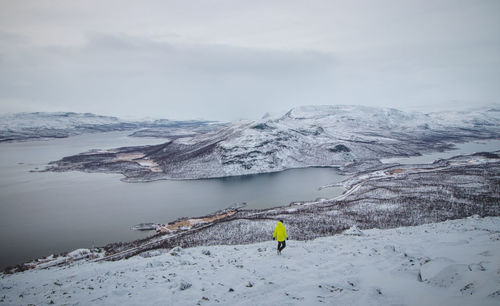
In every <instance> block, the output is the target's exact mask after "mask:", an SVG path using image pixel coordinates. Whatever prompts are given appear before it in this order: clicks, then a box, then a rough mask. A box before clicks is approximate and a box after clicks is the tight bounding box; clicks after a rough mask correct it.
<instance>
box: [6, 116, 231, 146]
mask: <svg viewBox="0 0 500 306" xmlns="http://www.w3.org/2000/svg"><path fill="white" fill-rule="evenodd" d="M222 126H223V125H222V124H220V123H216V122H210V121H196V120H190V121H170V120H166V119H160V120H142V121H132V120H121V119H119V118H117V117H110V116H99V115H94V114H90V113H72V112H59V113H17V114H8V115H0V142H7V141H10V142H12V141H25V140H34V139H44V138H65V137H69V136H74V135H80V134H85V133H101V132H111V131H134V132H133V133H132V135H131V136H135V137H162V138H168V139H175V138H178V137H186V136H191V137H192V136H195V135H198V134H202V133H206V132H208V131H213V130H215V129H219V128H221V127H222Z"/></svg>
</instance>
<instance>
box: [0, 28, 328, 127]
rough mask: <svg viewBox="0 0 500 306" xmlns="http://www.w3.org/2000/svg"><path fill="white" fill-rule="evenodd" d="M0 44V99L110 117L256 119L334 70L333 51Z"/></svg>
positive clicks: (112, 41) (126, 42)
mask: <svg viewBox="0 0 500 306" xmlns="http://www.w3.org/2000/svg"><path fill="white" fill-rule="evenodd" d="M0 39H1V37H0ZM1 46H2V50H3V55H2V59H3V60H2V61H1V64H0V65H1V67H0V71H1V72H0V80H1V84H0V98H2V99H3V100H7V101H10V100H12V99H14V98H22V99H25V100H34V101H39V102H40V103H44V104H48V105H52V106H53V108H67V109H70V108H71V109H74V108H75V106H76V107H79V108H81V109H80V110H79V111H84V110H85V111H95V112H104V113H115V114H126V113H131V112H132V113H134V109H137V108H138V109H139V111H137V110H135V113H136V114H140V115H143V116H146V115H148V114H156V115H162V116H165V117H188V116H190V114H192V115H191V116H196V117H202V116H207V117H210V118H215V119H230V117H232V116H234V115H232V114H234V113H235V111H236V110H237V113H242V114H246V116H258V115H260V114H261V113H262V105H263V104H264V105H265V104H270V103H275V102H276V100H278V99H284V101H286V102H287V103H289V102H290V100H292V101H293V100H294V98H293V96H294V92H296V91H298V90H299V89H305V88H306V87H307V86H313V85H314V84H316V85H314V86H317V84H318V78H325V79H328V78H329V75H330V74H331V73H332V72H333V70H334V68H335V58H334V56H333V55H332V54H326V53H320V52H312V51H283V50H280V51H278V50H259V49H248V48H236V47H231V46H224V45H194V44H191V45H182V44H172V43H166V42H165V43H159V42H154V41H151V40H147V39H143V38H135V37H130V36H111V35H102V34H100V35H91V36H90V37H89V40H88V41H87V43H85V44H83V45H80V46H71V47H67V46H66V47H65V46H49V47H36V46H31V48H25V47H23V48H17V46H16V45H15V44H14V45H13V44H11V43H10V42H6V40H3V42H2V43H1ZM326 85H327V86H328V84H326ZM214 102H216V103H214ZM295 102H297V103H298V104H300V103H299V101H295ZM209 105H210V106H209ZM84 108H85V109H84ZM141 108H142V111H141V110H140V109H141Z"/></svg>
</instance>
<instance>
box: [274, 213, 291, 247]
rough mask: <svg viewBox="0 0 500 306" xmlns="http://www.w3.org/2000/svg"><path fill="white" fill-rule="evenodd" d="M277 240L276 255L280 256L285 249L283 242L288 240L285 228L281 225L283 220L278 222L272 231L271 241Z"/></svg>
mask: <svg viewBox="0 0 500 306" xmlns="http://www.w3.org/2000/svg"><path fill="white" fill-rule="evenodd" d="M276 238H278V255H280V254H281V251H282V250H283V249H284V248H285V247H286V242H285V240H288V236H287V234H286V227H285V225H284V224H283V220H280V221H279V222H278V224H277V225H276V229H275V230H274V234H273V240H276Z"/></svg>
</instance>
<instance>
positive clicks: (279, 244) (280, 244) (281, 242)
mask: <svg viewBox="0 0 500 306" xmlns="http://www.w3.org/2000/svg"><path fill="white" fill-rule="evenodd" d="M285 247H286V242H285V240H283V241H278V252H281V251H282V250H283V249H284V248H285Z"/></svg>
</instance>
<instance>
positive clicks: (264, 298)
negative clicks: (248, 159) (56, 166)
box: [0, 217, 500, 305]
mask: <svg viewBox="0 0 500 306" xmlns="http://www.w3.org/2000/svg"><path fill="white" fill-rule="evenodd" d="M272 230H273V229H269V232H270V237H271V235H272ZM348 233H349V234H342V235H336V236H332V237H325V238H319V239H315V240H312V241H294V240H289V241H287V248H286V249H285V250H284V251H283V255H281V256H278V255H276V249H275V248H276V242H275V241H268V242H263V243H257V244H251V245H238V246H210V247H196V248H190V249H181V248H174V249H172V250H170V251H167V250H154V251H150V252H147V253H145V254H143V255H142V256H135V257H133V258H130V259H128V260H120V261H116V262H84V263H79V264H75V265H73V266H66V267H55V268H49V269H45V270H30V271H26V272H23V273H18V274H14V275H3V276H2V278H1V279H0V288H1V293H0V305H26V304H30V303H31V304H36V305H41V304H49V303H51V302H53V303H55V304H57V305H64V304H67V305H89V304H95V305H117V304H123V305H196V304H200V305H236V304H237V305H333V304H335V305H499V304H500V217H488V218H468V219H461V220H454V221H446V222H442V223H436V224H427V225H422V226H417V227H406V228H396V229H389V230H378V229H374V230H366V231H363V232H358V231H353V230H351V231H349V232H348ZM289 234H290V237H291V238H293V233H289Z"/></svg>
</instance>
